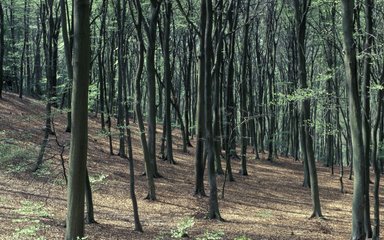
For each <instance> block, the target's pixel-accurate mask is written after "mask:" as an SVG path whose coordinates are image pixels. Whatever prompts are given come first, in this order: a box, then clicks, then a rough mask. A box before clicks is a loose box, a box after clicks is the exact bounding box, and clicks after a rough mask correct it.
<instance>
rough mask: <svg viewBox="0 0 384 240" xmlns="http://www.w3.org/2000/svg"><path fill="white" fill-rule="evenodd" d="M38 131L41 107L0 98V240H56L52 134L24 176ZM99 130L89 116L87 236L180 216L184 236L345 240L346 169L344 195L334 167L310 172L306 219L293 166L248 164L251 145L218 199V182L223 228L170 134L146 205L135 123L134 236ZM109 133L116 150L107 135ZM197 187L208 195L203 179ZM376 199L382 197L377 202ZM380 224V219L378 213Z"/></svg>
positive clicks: (58, 182) (59, 129)
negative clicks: (318, 215) (91, 217)
mask: <svg viewBox="0 0 384 240" xmlns="http://www.w3.org/2000/svg"><path fill="white" fill-rule="evenodd" d="M65 116H66V115H65V113H63V112H60V111H58V110H56V111H54V124H55V130H56V134H57V140H58V142H59V143H60V144H64V145H65V146H66V147H65V151H64V160H65V165H66V167H67V161H68V150H69V137H70V134H69V133H65V125H66V118H65ZM160 126H161V124H160V125H159V128H158V129H157V132H158V134H157V139H158V141H159V142H160V138H161V131H162V129H161V127H160ZM43 127H44V105H43V104H42V103H41V102H39V101H36V100H32V99H29V98H23V99H19V98H18V97H17V96H16V95H13V94H8V93H6V94H4V99H3V100H0V182H1V184H0V239H63V236H64V232H65V229H64V222H65V215H66V187H65V180H64V178H63V171H62V165H61V159H60V150H61V148H60V147H58V145H57V143H56V140H55V136H53V135H51V136H50V141H49V144H48V147H47V152H46V153H45V158H44V159H45V161H44V163H43V168H42V169H41V170H39V171H38V172H36V173H32V172H31V169H32V168H33V166H34V163H35V162H36V158H37V153H38V151H39V148H40V147H39V146H40V144H41V142H42V140H43ZM100 129H101V127H100V120H99V118H96V117H95V116H94V114H91V115H90V117H89V158H88V166H89V172H90V177H91V182H92V188H93V198H94V208H95V218H96V221H97V222H98V224H90V225H88V224H87V225H86V236H87V239H171V238H170V235H171V233H172V230H177V229H179V230H181V228H182V227H180V226H179V227H178V224H179V225H180V223H182V222H183V220H185V219H189V220H190V221H193V222H194V225H193V226H192V227H191V228H190V229H189V230H188V234H189V236H190V237H191V239H199V238H200V239H220V238H215V237H218V236H220V235H221V236H222V239H235V238H237V239H349V234H350V229H351V200H352V181H350V180H348V174H349V171H348V169H346V170H345V173H344V175H345V176H344V185H345V186H344V187H345V193H344V194H342V193H340V183H339V171H338V169H336V170H335V175H331V173H330V170H329V168H325V167H323V166H318V176H319V186H320V199H321V204H322V211H323V214H324V217H325V219H309V218H308V217H309V216H310V215H311V209H312V208H311V196H310V190H309V189H307V188H304V187H302V179H303V166H302V164H301V162H299V161H294V160H293V159H291V158H285V157H279V158H278V159H276V160H275V161H273V162H269V161H267V160H266V159H265V157H266V156H265V155H263V154H261V157H262V158H261V160H255V159H254V154H252V153H251V149H249V154H248V163H249V165H248V173H249V176H246V177H245V176H241V175H240V174H238V170H239V168H240V165H239V161H238V160H233V169H234V177H235V180H236V181H235V182H227V183H226V186H225V198H224V199H222V198H221V194H222V184H223V180H224V177H223V176H218V177H217V179H218V186H219V195H220V197H219V204H220V211H221V215H222V217H223V218H224V219H225V222H218V221H215V220H207V219H205V214H206V212H207V204H208V198H197V197H195V196H193V189H194V185H193V183H194V170H193V169H194V151H195V149H194V148H189V149H188V153H186V154H185V153H183V152H182V146H181V139H180V138H179V136H178V135H177V131H176V130H175V131H174V132H175V136H174V149H175V150H174V158H175V161H176V162H177V164H176V165H171V164H169V163H168V162H165V161H162V160H160V159H158V168H159V171H160V173H161V174H162V175H163V176H164V178H159V179H156V191H157V197H158V200H157V201H155V202H149V201H147V200H145V199H144V198H145V196H146V193H147V191H146V190H147V188H146V179H145V176H142V175H141V174H142V172H143V171H144V168H143V156H142V151H141V145H140V141H139V135H138V129H137V125H136V124H133V126H132V131H133V149H134V161H135V171H136V172H135V179H136V194H137V198H138V206H139V213H140V220H141V222H142V225H143V229H144V233H137V232H134V231H132V229H133V214H132V204H131V200H130V197H129V174H128V162H127V160H125V159H122V158H120V157H118V156H110V155H109V145H108V141H107V140H108V138H107V136H106V135H105V134H103V133H102V132H101V130H100ZM113 136H114V142H113V143H114V151H115V153H116V152H117V146H118V143H117V141H116V140H117V139H118V138H117V137H116V136H117V133H116V131H115V130H114V132H113ZM192 144H193V145H194V142H192ZM158 146H160V143H159V144H158ZM158 152H159V149H158ZM372 179H373V178H372ZM205 183H206V192H207V193H209V190H208V184H207V181H205ZM382 190H383V189H382V188H381V193H382V192H383V191H382ZM371 192H372V191H371ZM383 199H384V196H383V194H382V195H381V200H380V201H381V202H380V203H381V205H382V206H383V203H384V201H383ZM382 209H383V208H382ZM381 219H384V211H383V210H382V211H381ZM185 225H186V224H185ZM382 225H383V222H382ZM382 229H383V228H382ZM381 235H384V231H383V230H382V232H381ZM209 237H211V238H209ZM240 237H243V238H240ZM245 237H247V238H245Z"/></svg>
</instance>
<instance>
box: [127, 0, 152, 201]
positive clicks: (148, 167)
mask: <svg viewBox="0 0 384 240" xmlns="http://www.w3.org/2000/svg"><path fill="white" fill-rule="evenodd" d="M129 7H130V12H131V16H132V19H133V20H134V13H133V11H134V9H133V6H132V3H131V2H129ZM135 7H136V11H137V12H138V17H137V21H135V20H134V22H135V28H136V32H137V37H138V40H139V59H138V66H137V70H136V76H135V93H136V102H135V112H136V116H137V122H138V125H139V130H140V140H141V146H142V148H143V155H144V161H145V171H146V176H147V184H148V195H147V197H146V198H147V199H149V200H152V201H153V200H156V189H155V181H154V168H153V164H152V163H151V161H150V157H149V150H148V145H147V138H146V137H145V127H144V121H143V114H142V112H141V98H142V93H141V87H140V80H141V75H142V73H143V68H144V40H143V34H142V29H141V28H142V21H143V17H142V10H141V3H140V0H136V2H135Z"/></svg>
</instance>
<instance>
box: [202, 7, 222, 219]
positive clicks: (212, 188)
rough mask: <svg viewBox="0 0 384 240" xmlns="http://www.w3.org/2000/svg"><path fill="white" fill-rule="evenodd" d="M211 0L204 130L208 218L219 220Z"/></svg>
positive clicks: (206, 60)
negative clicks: (213, 112) (214, 130)
mask: <svg viewBox="0 0 384 240" xmlns="http://www.w3.org/2000/svg"><path fill="white" fill-rule="evenodd" d="M212 13H213V10H212V0H206V16H207V18H206V28H205V38H204V41H205V68H204V70H205V90H206V91H205V101H206V102H205V103H206V104H205V113H206V115H205V131H206V150H207V154H208V179H209V218H210V219H219V220H221V216H220V211H219V203H218V198H217V183H216V172H215V150H214V149H215V147H214V143H213V131H212V116H213V114H212V94H211V90H212V76H211V61H212V57H213V56H212V55H213V54H212V53H213V49H212V19H213V17H212Z"/></svg>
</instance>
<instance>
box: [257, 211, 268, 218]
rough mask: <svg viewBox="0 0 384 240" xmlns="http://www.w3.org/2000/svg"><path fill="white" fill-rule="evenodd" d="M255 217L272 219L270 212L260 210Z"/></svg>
mask: <svg viewBox="0 0 384 240" xmlns="http://www.w3.org/2000/svg"><path fill="white" fill-rule="evenodd" d="M256 217H259V218H270V217H272V212H271V211H270V210H261V211H259V212H258V213H257V215H256Z"/></svg>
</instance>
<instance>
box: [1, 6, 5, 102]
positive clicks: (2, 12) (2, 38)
mask: <svg viewBox="0 0 384 240" xmlns="http://www.w3.org/2000/svg"><path fill="white" fill-rule="evenodd" d="M4 35H5V34H4V10H3V5H2V3H1V2H0V99H1V98H3V83H4V70H3V65H4V52H5V44H4Z"/></svg>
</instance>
